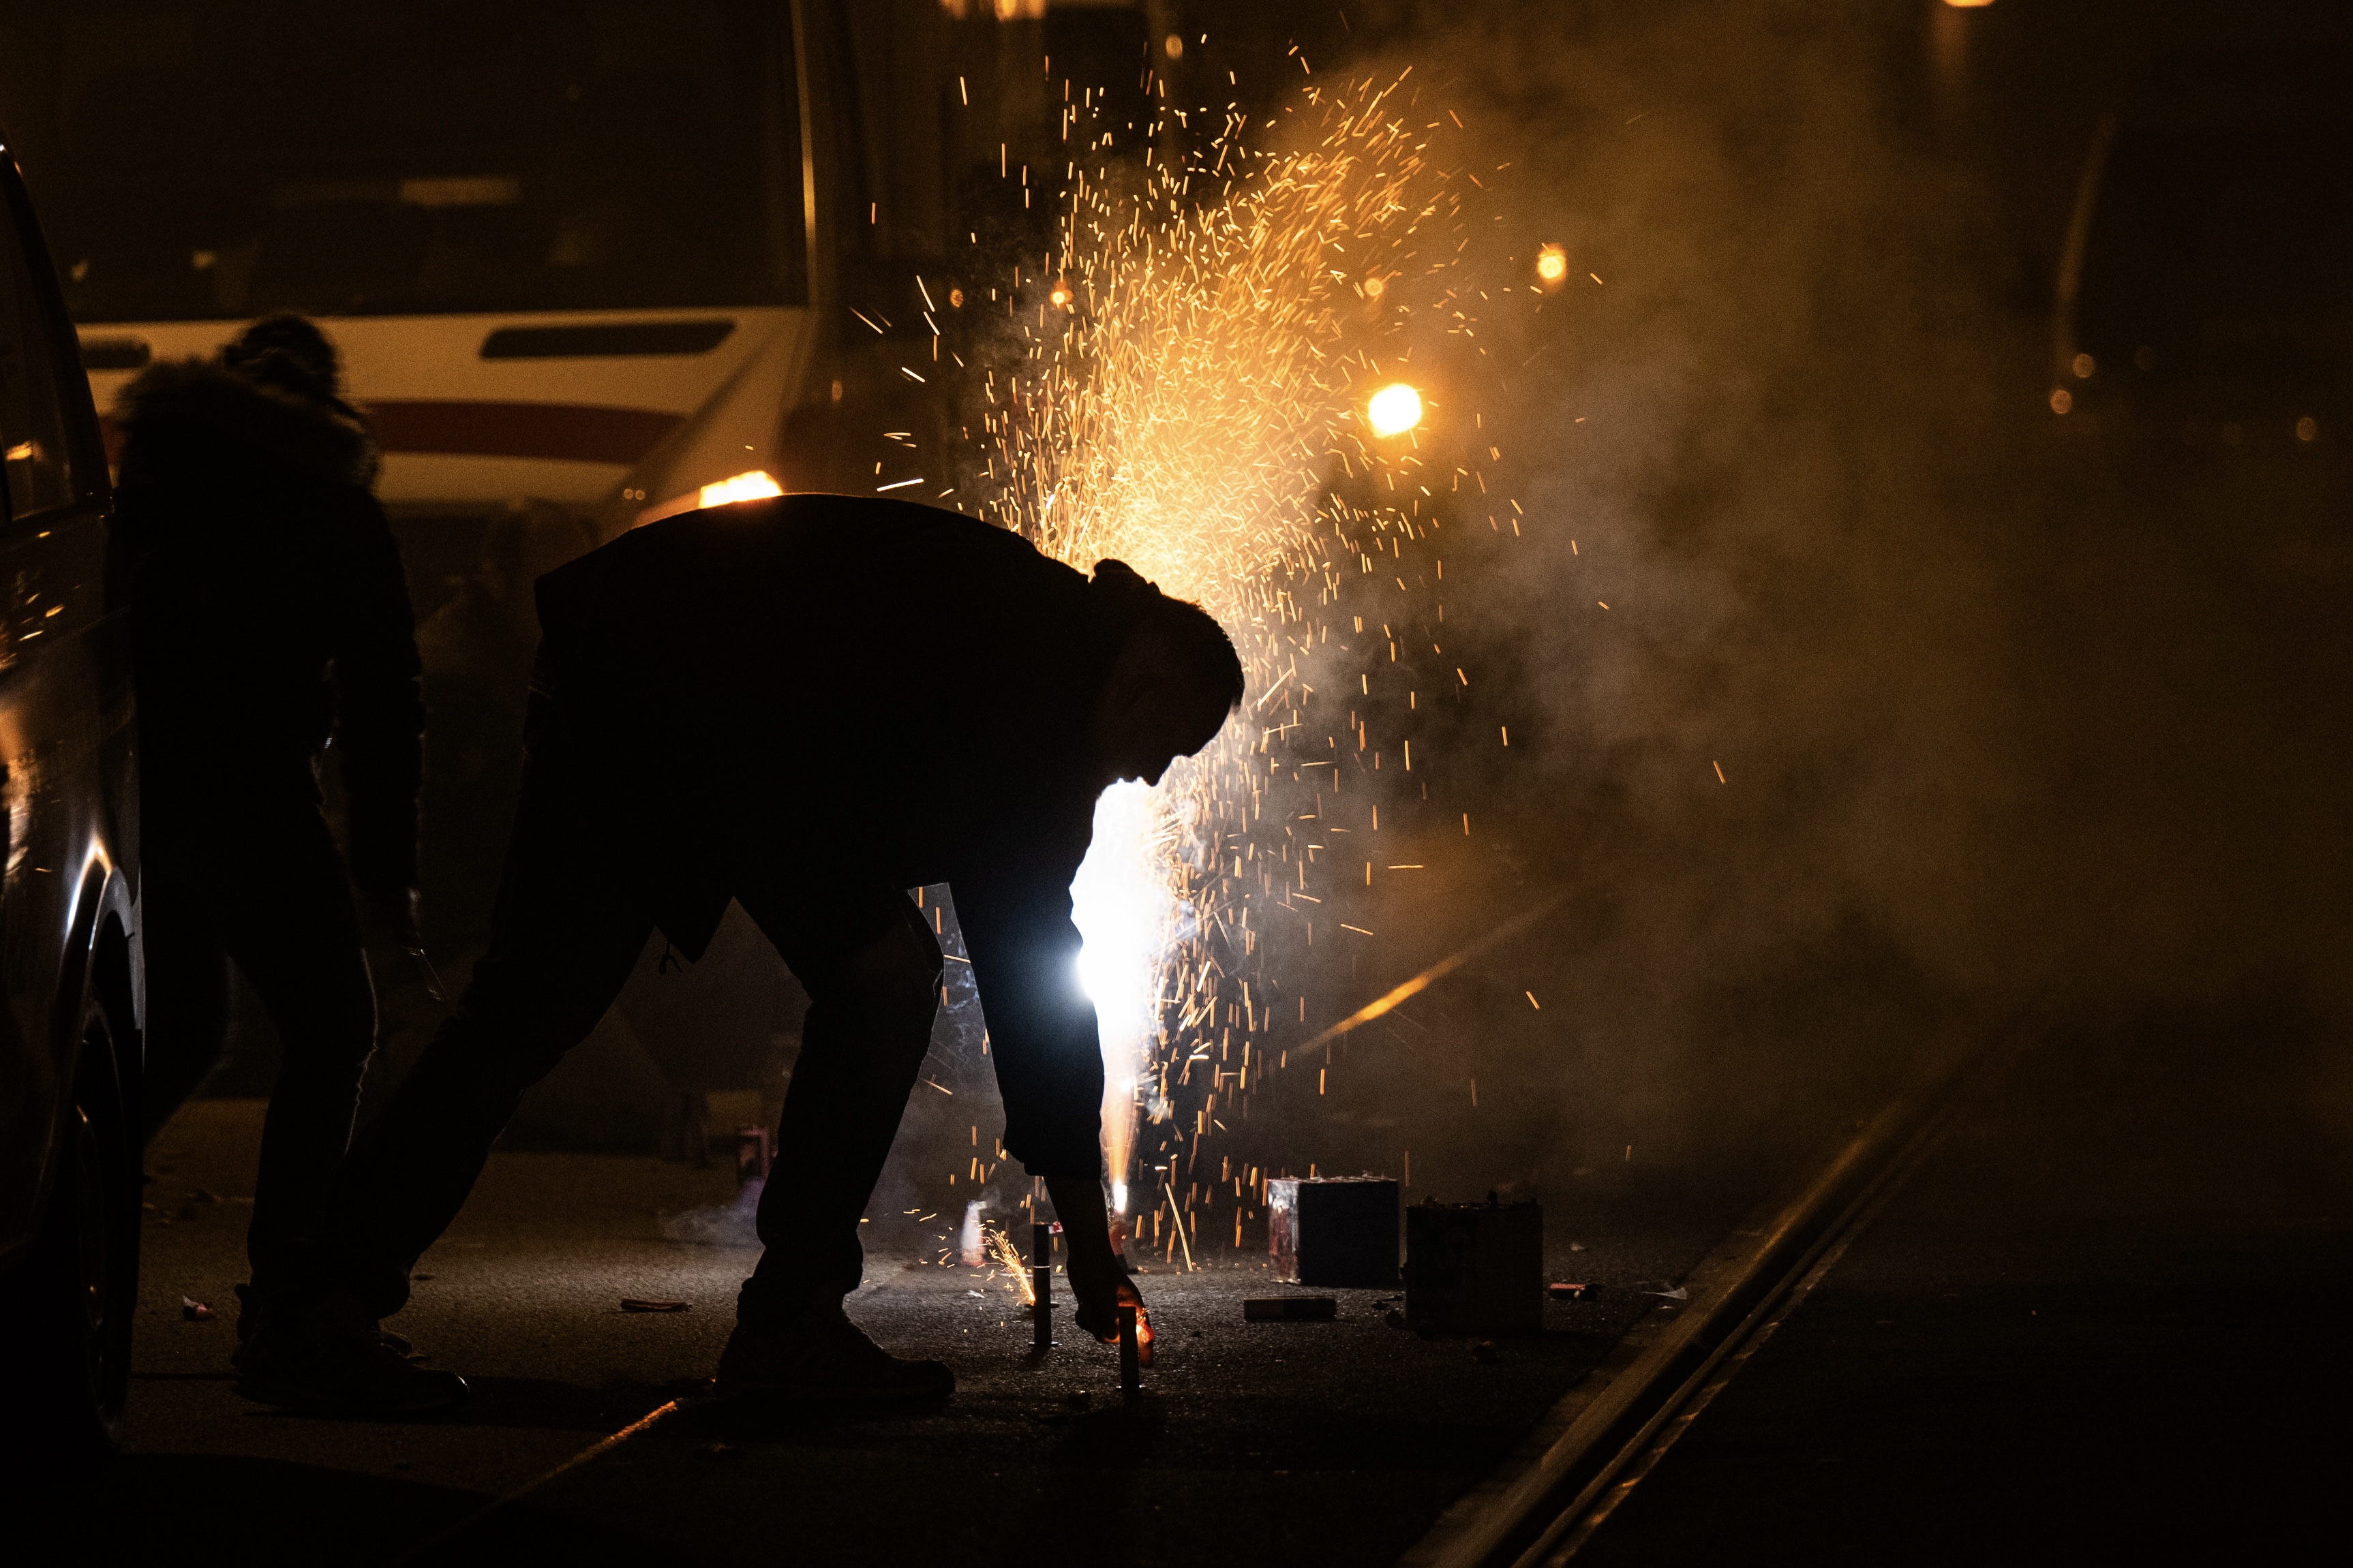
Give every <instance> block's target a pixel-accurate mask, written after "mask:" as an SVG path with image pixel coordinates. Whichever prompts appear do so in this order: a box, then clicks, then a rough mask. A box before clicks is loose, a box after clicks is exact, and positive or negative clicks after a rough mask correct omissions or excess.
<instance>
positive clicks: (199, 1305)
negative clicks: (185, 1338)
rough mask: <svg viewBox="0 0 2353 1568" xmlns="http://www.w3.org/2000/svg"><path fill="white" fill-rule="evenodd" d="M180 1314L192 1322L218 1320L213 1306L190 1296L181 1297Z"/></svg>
mask: <svg viewBox="0 0 2353 1568" xmlns="http://www.w3.org/2000/svg"><path fill="white" fill-rule="evenodd" d="M180 1316H181V1317H182V1318H184V1319H185V1320H186V1321H189V1322H191V1323H209V1322H213V1321H216V1320H215V1319H214V1317H213V1310H212V1308H210V1307H209V1306H207V1305H206V1304H205V1303H204V1302H202V1301H199V1300H195V1298H194V1297H190V1296H183V1297H181V1298H180Z"/></svg>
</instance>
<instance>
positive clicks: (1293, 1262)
mask: <svg viewBox="0 0 2353 1568" xmlns="http://www.w3.org/2000/svg"><path fill="white" fill-rule="evenodd" d="M1266 1203H1267V1247H1268V1250H1269V1251H1271V1252H1272V1253H1273V1255H1274V1277H1275V1278H1276V1279H1279V1280H1281V1281H1282V1283H1284V1284H1286V1285H1322V1286H1326V1287H1331V1286H1338V1287H1341V1288H1344V1289H1394V1288H1395V1287H1396V1285H1397V1282H1398V1184H1397V1183H1395V1182H1393V1181H1391V1180H1389V1179H1388V1177H1386V1176H1323V1177H1311V1176H1285V1177H1281V1178H1278V1179H1276V1180H1273V1181H1270V1182H1269V1183H1267V1184H1266Z"/></svg>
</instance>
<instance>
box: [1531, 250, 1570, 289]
mask: <svg viewBox="0 0 2353 1568" xmlns="http://www.w3.org/2000/svg"><path fill="white" fill-rule="evenodd" d="M1567 276H1568V252H1567V251H1565V250H1563V249H1562V248H1561V247H1559V246H1557V245H1547V246H1546V247H1544V248H1543V249H1542V250H1539V251H1537V252H1536V281H1537V282H1539V283H1541V284H1543V285H1544V286H1545V287H1546V288H1547V289H1556V288H1558V287H1559V286H1560V283H1561V280H1562V279H1565V278H1567Z"/></svg>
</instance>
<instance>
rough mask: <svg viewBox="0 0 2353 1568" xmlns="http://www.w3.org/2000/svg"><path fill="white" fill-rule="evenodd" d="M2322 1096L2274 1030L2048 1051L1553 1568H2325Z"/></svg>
mask: <svg viewBox="0 0 2353 1568" xmlns="http://www.w3.org/2000/svg"><path fill="white" fill-rule="evenodd" d="M2347 1090H2348V1082H2347V1077H2346V1068H2345V1065H2344V1055H2343V1051H2342V1047H2341V1042H2339V1041H2337V1040H2335V1039H2332V1038H2330V1037H2328V1036H2327V1034H2326V1033H2325V1032H2323V1031H2321V1030H2319V1029H2317V1028H2316V1027H2315V1026H2313V1025H2312V1024H2311V1023H2310V1022H2309V1021H2308V1020H2306V1019H2305V1018H2303V1017H2302V1016H2299V1015H2298V1014H2296V1013H2295V1011H2293V1010H2290V1009H2278V1010H2271V1009H2265V1008H2260V1007H2238V1008H2232V1009H2230V1010H2227V1011H2215V1012H2210V1013H2187V1012H2181V1013H2162V1014H2153V1015H2151V1016H2148V1017H2146V1018H2144V1019H2142V1020H2139V1021H2137V1022H2136V1023H2134V1024H2132V1025H2131V1026H2126V1027H2123V1028H2120V1029H2117V1030H2116V1031H2115V1032H2113V1033H2111V1034H2107V1035H2105V1036H2102V1037H2074V1038H2066V1039H2059V1040H2053V1041H2049V1042H2046V1043H2044V1044H2043V1045H2042V1046H2041V1047H2039V1048H2038V1049H2037V1050H2036V1051H2035V1052H2034V1053H2033V1054H2031V1056H2029V1057H2028V1058H2026V1059H2025V1060H2024V1061H2023V1062H2021V1065H2020V1066H2019V1067H2018V1068H2015V1069H2014V1070H2013V1071H2012V1072H2011V1073H2010V1076H2009V1077H2008V1079H2006V1080H2005V1081H2004V1082H2003V1083H2002V1084H2001V1086H2000V1089H1998V1090H1997V1092H1995V1093H1994V1094H1993V1095H1992V1096H1991V1097H1989V1099H1988V1100H1986V1101H1985V1102H1984V1103H1982V1104H1980V1105H1978V1107H1976V1108H1975V1109H1974V1110H1972V1111H1971V1112H1970V1113H1968V1115H1967V1116H1965V1118H1964V1119H1963V1120H1962V1121H1960V1122H1959V1123H1958V1124H1957V1126H1956V1129H1955V1131H1954V1132H1953V1133H1952V1135H1951V1136H1950V1137H1949V1138H1948V1139H1947V1142H1945V1144H1944V1146H1943V1147H1942V1149H1941V1150H1940V1151H1939V1152H1938V1153H1937V1154H1936V1157H1935V1158H1934V1159H1932V1160H1931V1161H1930V1162H1929V1163H1927V1164H1926V1165H1925V1166H1924V1167H1923V1168H1922V1169H1921V1171H1920V1172H1919V1173H1918V1174H1917V1175H1916V1176H1915V1178H1914V1179H1913V1180H1912V1182H1911V1183H1910V1184H1908V1185H1907V1186H1906V1187H1905V1190H1904V1191H1902V1192H1901V1193H1900V1194H1897V1196H1896V1197H1895V1199H1894V1202H1893V1203H1891V1204H1890V1205H1889V1206H1888V1208H1887V1209H1886V1210H1885V1212H1884V1213H1883V1214H1882V1215H1881V1216H1880V1217H1879V1218H1878V1220H1877V1221H1876V1222H1875V1223H1874V1224H1873V1226H1872V1227H1871V1228H1870V1229H1869V1230H1868V1231H1866V1232H1865V1233H1864V1234H1863V1235H1862V1237H1861V1239H1860V1240H1859V1241H1858V1242H1857V1243H1856V1244H1855V1245H1854V1246H1853V1247H1852V1249H1851V1250H1850V1251H1849V1252H1848V1254H1847V1255H1846V1257H1845V1258H1843V1259H1842V1260H1841V1263H1840V1264H1839V1266H1838V1267H1837V1268H1835V1269H1834V1270H1833V1271H1832V1272H1831V1274H1830V1275H1829V1276H1828V1277H1827V1278H1826V1279H1824V1281H1823V1282H1822V1284H1821V1285H1820V1287H1819V1288H1818V1289H1816V1290H1815V1291H1814V1293H1813V1295H1812V1296H1811V1297H1810V1299H1809V1300H1807V1301H1806V1302H1805V1303H1804V1305H1803V1306H1802V1307H1800V1308H1799V1310H1797V1311H1796V1312H1794V1313H1793V1314H1791V1315H1790V1316H1789V1317H1788V1319H1787V1321H1785V1322H1784V1323H1783V1325H1782V1326H1781V1327H1780V1328H1779V1329H1778V1331H1776V1332H1775V1333H1774V1335H1773V1336H1772V1337H1771V1338H1770V1339H1769V1340H1768V1341H1767V1342H1765V1343H1764V1345H1763V1346H1762V1347H1761V1348H1760V1349H1758V1350H1757V1352H1756V1353H1755V1354H1754V1355H1753V1356H1752V1357H1751V1358H1750V1360H1749V1362H1748V1363H1747V1365H1746V1369H1745V1370H1744V1371H1743V1372H1742V1373H1740V1375H1739V1376H1738V1378H1737V1379H1736V1381H1734V1382H1733V1383H1732V1384H1731V1385H1730V1386H1729V1387H1728V1388H1727V1389H1726V1390H1725V1392H1724V1393H1723V1394H1721V1395H1720V1396H1719V1397H1717V1398H1716V1399H1715V1402H1714V1403H1713V1404H1711V1405H1709V1406H1708V1407H1707V1408H1706V1409H1705V1410H1704V1412H1703V1413H1702V1414H1701V1415H1700V1416H1699V1417H1698V1419H1697V1420H1696V1421H1695V1422H1694V1423H1693V1424H1692V1426H1690V1428H1689V1430H1688V1433H1687V1435H1686V1436H1683V1438H1682V1439H1681V1441H1680V1442H1678V1443H1676V1444H1675V1446H1674V1447H1672V1449H1670V1450H1669V1452H1668V1453H1667V1455H1666V1457H1665V1458H1664V1459H1663V1460H1662V1461H1661V1462H1660V1464H1659V1465H1658V1468H1656V1469H1655V1470H1654V1471H1653V1472H1652V1473H1651V1476H1650V1477H1649V1478H1648V1479H1645V1480H1643V1481H1641V1483H1640V1484H1639V1485H1638V1486H1636V1487H1635V1488H1634V1489H1632V1490H1631V1491H1630V1493H1629V1494H1628V1496H1627V1500H1625V1501H1624V1502H1622V1503H1621V1504H1620V1506H1619V1507H1618V1508H1617V1509H1616V1510H1615V1511H1614V1512H1613V1513H1611V1514H1610V1515H1609V1518H1608V1519H1607V1520H1606V1521H1605V1522H1604V1523H1603V1524H1602V1525H1601V1526H1600V1528H1599V1530H1598V1531H1595V1532H1594V1533H1593V1535H1592V1536H1591V1538H1590V1540H1589V1542H1588V1543H1587V1544H1586V1545H1585V1546H1584V1548H1583V1549H1582V1550H1581V1551H1579V1552H1577V1555H1576V1558H1575V1559H1574V1560H1575V1561H1576V1562H1577V1563H1578V1564H1579V1565H1580V1568H1582V1565H1583V1564H1585V1563H1593V1564H1595V1565H1596V1568H1599V1565H1603V1564H1609V1565H1613V1568H1614V1565H1618V1564H1626V1565H1632V1564H1638V1563H1640V1564H1650V1563H1698V1562H1725V1561H1750V1562H1755V1561H1760V1560H1761V1561H1798V1560H1802V1561H1804V1562H1807V1563H1897V1562H1901V1563H1993V1562H2004V1563H2254V1562H2269V1563H2303V1562H2324V1561H2332V1562H2333V1561H2337V1560H2338V1559H2339V1557H2340V1556H2341V1553H2342V1545H2341V1542H2340V1544H2339V1546H2337V1547H2335V1548H2331V1547H2328V1546H2327V1545H2326V1544H2325V1543H2326V1542H2327V1541H2328V1540H2330V1539H2332V1538H2335V1537H2336V1536H2337V1535H2338V1534H2340V1533H2341V1528H2340V1525H2339V1522H2338V1517H2339V1515H2340V1513H2341V1505H2342V1501H2343V1500H2344V1498H2345V1497H2347V1496H2348V1494H2353V1436H2348V1429H2347V1427H2346V1424H2345V1421H2344V1417H2343V1412H2344V1411H2345V1409H2346V1408H2347V1405H2348V1399H2353V1352H2348V1347H2347V1341H2346V1333H2345V1321H2346V1320H2345V1304H2346V1302H2347V1301H2348V1300H2353V1156H2348V1144H2347V1141H2346V1139H2345V1137H2344V1134H2343V1126H2344V1121H2345V1119H2346V1111H2347V1109H2348V1093H2347Z"/></svg>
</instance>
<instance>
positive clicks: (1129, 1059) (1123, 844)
mask: <svg viewBox="0 0 2353 1568" xmlns="http://www.w3.org/2000/svg"><path fill="white" fill-rule="evenodd" d="M1164 810H1165V808H1164V806H1163V805H1162V804H1161V802H1160V800H1159V798H1158V797H1157V795H1155V792H1154V791H1153V789H1152V787H1151V786H1150V785H1149V784H1142V783H1139V782H1137V781H1135V780H1133V779H1131V780H1128V781H1127V782H1125V783H1123V784H1113V785H1112V786H1111V787H1110V788H1109V789H1107V790H1105V791H1103V795H1101V796H1100V797H1099V798H1098V799H1097V800H1096V801H1095V826H1094V841H1093V843H1092V844H1090V845H1089V846H1088V847H1087V858H1086V859H1085V860H1084V861H1082V863H1081V864H1080V866H1079V874H1078V876H1077V877H1076V878H1075V879H1072V881H1071V919H1072V920H1073V921H1076V922H1077V924H1078V928H1079V935H1080V936H1081V938H1082V939H1083V942H1084V945H1083V946H1082V947H1081V948H1080V950H1079V976H1078V978H1079V984H1080V986H1081V987H1082V989H1084V990H1085V992H1086V994H1087V996H1088V998H1089V999H1090V1000H1091V1001H1092V1002H1093V1003H1094V1005H1095V1030H1096V1033H1097V1035H1098V1036H1099V1037H1101V1039H1102V1042H1103V1154H1104V1158H1105V1160H1106V1162H1107V1163H1108V1164H1109V1165H1110V1167H1111V1179H1112V1206H1113V1208H1114V1209H1115V1210H1117V1211H1119V1212H1120V1213H1123V1214H1124V1213H1125V1212H1126V1210H1127V1163H1128V1157H1129V1154H1130V1152H1131V1151H1132V1150H1133V1148H1134V1142H1135V1088H1136V1082H1137V1079H1138V1078H1139V1076H1140V1075H1141V1074H1142V1072H1143V1070H1144V1067H1145V1061H1146V1059H1147V1058H1148V1057H1149V1055H1150V1052H1151V1047H1152V1045H1153V1042H1154V1039H1155V1034H1156V1031H1157V1030H1158V1027H1159V1021H1160V1020H1159V987H1160V959H1161V954H1162V952H1164V951H1165V950H1166V946H1167V942H1168V935H1169V931H1170V928H1171V926H1172V925H1173V923H1174V922H1175V921H1176V913H1177V910H1176V899H1175V898H1174V896H1173V895H1172V894H1171V892H1170V890H1169V887H1168V879H1167V870H1166V866H1165V864H1164V863H1163V860H1162V857H1161V853H1160V842H1161V840H1162V838H1163V837H1165V836H1166V832H1165V824H1164V821H1163V812H1164Z"/></svg>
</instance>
